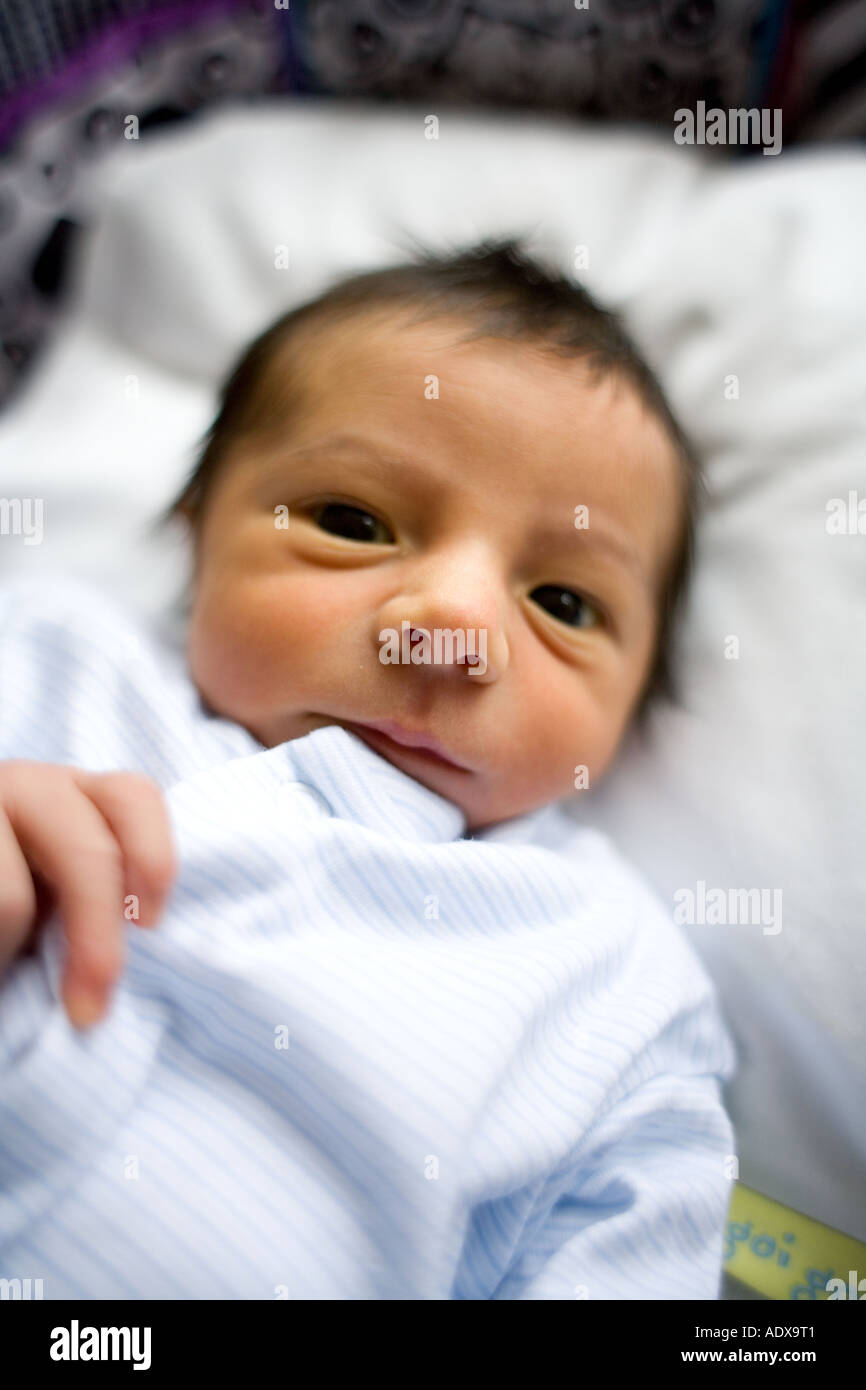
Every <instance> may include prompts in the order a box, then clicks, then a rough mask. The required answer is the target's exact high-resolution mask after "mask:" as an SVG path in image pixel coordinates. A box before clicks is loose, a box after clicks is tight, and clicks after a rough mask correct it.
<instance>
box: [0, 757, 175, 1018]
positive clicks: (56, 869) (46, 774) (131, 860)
mask: <svg viewBox="0 0 866 1390" xmlns="http://www.w3.org/2000/svg"><path fill="white" fill-rule="evenodd" d="M175 874H176V862H175V853H174V846H173V842H172V835H171V829H170V824H169V818H168V814H167V810H166V807H165V803H164V801H163V796H162V792H161V791H160V789H159V787H158V786H157V785H156V783H155V782H152V781H151V779H150V778H149V777H145V776H142V775H141V774H139V773H126V772H109V773H90V772H82V771H80V770H79V769H77V768H73V767H62V766H58V765H56V764H53V763H39V762H24V761H10V762H0V971H2V970H5V969H6V967H7V966H8V964H9V962H10V961H11V960H12V959H13V958H14V957H15V956H16V955H17V954H19V953H20V952H21V951H22V950H23V949H24V947H25V945H26V943H27V940H28V937H29V935H30V934H31V932H32V930H33V928H34V927H35V926H37V925H38V923H39V922H40V920H41V918H42V916H44V910H43V909H44V904H45V900H46V895H47V898H48V901H51V902H53V900H54V899H55V898H56V900H57V906H58V907H59V910H60V915H61V921H62V925H63V930H64V933H65V936H66V945H67V950H66V960H65V964H64V971H63V985H62V995H63V1001H64V1003H65V1005H66V1010H67V1013H68V1015H69V1018H70V1020H71V1022H72V1023H73V1024H75V1025H76V1026H77V1027H82V1028H86V1027H88V1026H89V1025H90V1024H92V1023H95V1022H96V1021H97V1019H99V1018H100V1017H101V1015H102V1014H103V1012H104V1010H105V1007H106V1004H107V1002H108V995H109V991H110V989H111V987H112V985H113V984H114V983H115V981H116V980H117V977H118V976H119V975H120V972H121V970H122V968H123V961H124V928H125V921H126V920H133V921H135V922H137V923H138V925H139V926H153V925H155V924H156V922H157V921H158V920H159V917H160V915H161V913H162V909H163V907H164V905H165V901H166V898H167V896H168V893H169V891H170V889H171V886H172V883H173V880H174V877H175ZM125 904H127V905H128V911H127V914H126V916H125V914H124V905H125Z"/></svg>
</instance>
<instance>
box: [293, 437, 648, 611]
mask: <svg viewBox="0 0 866 1390" xmlns="http://www.w3.org/2000/svg"><path fill="white" fill-rule="evenodd" d="M335 452H336V453H341V454H345V455H346V456H347V457H349V456H354V457H356V458H358V457H363V458H364V459H366V460H368V461H369V462H370V463H372V464H373V465H374V466H376V467H378V468H379V470H380V471H381V472H383V473H386V474H388V473H391V472H394V473H396V474H397V475H398V476H403V477H405V475H406V474H407V473H409V472H411V473H417V475H418V476H419V477H421V478H423V477H425V476H426V474H427V472H428V471H429V470H426V469H425V468H424V464H423V460H422V461H419V460H418V459H417V458H412V457H411V456H409V455H405V456H400V455H397V454H394V453H393V452H392V451H391V450H390V449H389V448H386V447H385V446H380V445H378V444H377V443H376V442H375V441H374V440H367V439H364V438H363V436H361V435H355V434H333V435H327V436H326V437H325V438H323V439H317V440H315V441H312V442H310V443H309V444H304V445H301V446H300V447H299V448H297V449H292V450H290V451H289V452H288V453H285V454H281V457H282V459H284V460H286V461H287V460H289V459H295V460H301V459H311V460H312V459H315V458H321V457H323V456H325V455H328V454H332V453H335ZM593 511H595V513H596V519H595V520H594V521H593V516H592V513H593ZM533 538H534V540H535V541H536V542H537V544H538V545H539V547H540V549H541V550H542V551H543V552H544V553H546V554H550V555H551V556H553V555H556V556H557V558H558V557H559V556H561V557H562V558H563V559H567V558H569V557H572V558H573V557H574V556H575V555H576V554H577V553H578V552H579V551H581V550H599V551H604V552H606V553H607V554H608V555H610V556H611V557H612V558H613V559H614V560H616V561H618V562H619V564H620V565H621V566H623V567H625V568H626V569H629V570H630V571H631V572H632V573H633V575H634V577H635V578H636V579H637V581H638V582H639V584H640V585H641V587H642V588H643V589H645V590H646V591H647V593H649V594H652V591H653V585H652V583H651V581H650V578H649V576H648V575H647V573H646V570H645V568H644V565H643V562H642V560H641V558H640V556H639V555H638V552H637V550H636V549H635V547H634V545H633V544H632V542H631V541H629V540H628V539H627V537H625V536H624V535H621V534H620V532H619V531H618V530H614V529H613V528H611V527H608V526H606V525H605V524H603V523H602V524H601V525H599V522H598V514H597V509H594V508H593V509H590V517H589V524H588V525H587V526H586V527H584V528H577V527H575V525H574V521H573V516H572V514H568V515H567V516H566V518H565V520H564V521H562V522H550V521H547V522H542V523H541V524H540V525H539V526H538V527H537V528H534V529H533Z"/></svg>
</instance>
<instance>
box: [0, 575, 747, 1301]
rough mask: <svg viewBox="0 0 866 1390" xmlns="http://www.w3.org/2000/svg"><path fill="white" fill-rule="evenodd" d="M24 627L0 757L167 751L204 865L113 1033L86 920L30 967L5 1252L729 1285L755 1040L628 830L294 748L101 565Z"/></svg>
mask: <svg viewBox="0 0 866 1390" xmlns="http://www.w3.org/2000/svg"><path fill="white" fill-rule="evenodd" d="M0 633H2V634H3V637H2V642H0V730H2V735H0V757H10V756H15V757H26V758H37V759H38V758H42V759H45V760H48V761H60V762H66V763H73V764H76V765H78V766H83V767H87V768H90V769H93V770H100V769H101V770H107V769H110V768H118V767H123V768H128V769H139V770H142V771H146V772H149V773H150V774H151V775H153V776H155V777H156V778H157V779H158V780H159V782H160V783H161V784H162V785H163V787H164V788H165V789H166V799H167V803H168V806H169V809H170V813H171V817H172V823H173V828H174V833H175V836H176V839H177V843H178V848H179V854H180V862H181V871H180V874H179V878H178V881H177V884H176V887H175V891H174V893H173V896H172V899H171V903H170V904H169V908H168V911H167V913H166V915H165V917H164V918H163V921H162V923H161V925H160V926H159V927H157V928H156V930H149V931H146V932H145V931H141V930H138V929H135V928H130V933H129V939H128V956H129V959H128V963H127V969H126V971H125V974H124V977H123V981H122V983H121V985H120V987H119V988H118V990H117V992H116V995H115V999H114V1004H113V1008H112V1010H111V1013H110V1015H109V1016H108V1018H107V1019H106V1020H105V1021H104V1022H103V1023H101V1024H100V1025H98V1026H97V1027H95V1028H94V1029H93V1030H92V1031H91V1032H89V1033H87V1034H84V1035H80V1034H76V1033H74V1032H73V1030H72V1029H71V1028H70V1027H69V1025H68V1023H67V1022H66V1019H65V1015H64V1013H63V1012H62V1010H61V1008H60V1006H59V1005H58V1003H57V993H56V992H57V980H58V971H59V965H60V954H59V948H60V940H59V934H58V930H57V924H56V922H54V923H53V925H52V926H50V927H49V929H48V930H47V931H46V932H45V933H44V934H43V937H42V939H41V948H40V952H39V954H37V955H35V956H33V957H30V958H27V959H24V960H21V961H19V962H18V963H17V964H16V966H15V967H14V968H13V969H12V971H11V972H10V973H9V974H8V975H7V976H6V979H5V983H4V985H3V987H2V989H0V1277H2V1278H6V1279H14V1278H20V1279H28V1278H29V1279H31V1280H32V1279H41V1280H42V1289H43V1295H44V1297H45V1298H76V1297H80V1298H102V1299H108V1298H177V1299H184V1298H190V1299H194V1298H248V1299H269V1298H330V1299H356V1298H365V1299H556V1300H559V1299H562V1300H566V1299H568V1300H572V1299H598V1298H617V1299H638V1298H652V1299H686V1298H699V1299H712V1298H715V1297H717V1296H718V1291H719V1285H720V1281H721V1256H722V1237H723V1226H724V1219H725V1214H726V1209H727V1204H728V1200H729V1195H730V1182H729V1179H728V1176H727V1174H728V1172H729V1170H730V1164H729V1158H730V1156H731V1154H732V1148H733V1135H732V1132H731V1127H730V1123H729V1121H728V1119H727V1117H726V1115H725V1112H724V1110H723V1108H722V1104H721V1101H720V1082H721V1081H722V1080H723V1079H725V1078H727V1077H729V1076H730V1075H731V1073H732V1070H733V1065H734V1055H733V1048H732V1044H731V1042H730V1039H729V1038H728V1035H727V1033H726V1031H725V1029H724V1027H723V1025H722V1023H721V1020H720V1017H719V1014H718V1012H717V1008H716V1001H715V995H714V992H713V989H712V986H711V985H710V983H709V981H708V979H707V977H706V974H705V973H704V971H703V968H702V967H701V966H700V964H699V962H698V960H697V957H696V956H695V955H694V953H693V951H692V949H691V946H690V945H689V943H688V942H687V941H686V940H685V938H684V936H683V935H682V934H681V933H680V931H679V929H678V928H676V927H675V926H674V924H673V922H672V920H671V918H670V916H669V914H666V913H665V912H664V911H663V910H662V908H661V907H660V905H659V904H658V903H657V901H656V900H655V899H654V898H653V897H652V896H651V894H650V893H649V890H648V889H647V888H646V887H645V885H644V884H643V882H642V880H641V879H639V878H638V877H637V876H636V875H635V874H634V872H633V871H632V870H631V869H630V868H629V867H628V866H627V865H626V863H625V862H624V860H622V859H621V857H620V856H619V855H618V854H617V852H616V851H615V849H614V848H613V846H612V845H611V844H610V842H609V841H608V840H607V839H606V837H604V836H603V835H600V834H599V833H598V832H596V831H594V830H592V829H589V828H578V827H576V826H575V824H574V823H573V822H572V821H570V819H569V818H568V817H567V816H566V815H565V814H564V813H563V812H562V810H561V809H559V808H557V807H555V806H552V807H547V808H544V809H543V810H542V811H540V812H536V813H533V814H532V815H529V816H526V817H520V818H517V819H515V820H512V821H510V822H505V823H503V824H502V825H501V826H499V827H493V828H492V829H490V830H488V831H485V832H482V833H481V834H479V835H478V836H476V837H471V836H470V837H468V838H467V837H466V834H465V830H466V823H465V820H464V817H463V814H462V812H461V811H460V810H459V808H458V807H456V806H455V805H453V804H452V803H451V802H449V801H448V800H446V799H445V798H444V797H442V796H440V795H439V794H438V793H436V792H433V791H431V790H430V789H429V788H427V787H425V786H424V785H422V784H421V783H419V782H417V781H415V779H414V778H412V777H410V776H409V775H408V774H406V773H405V772H403V771H401V770H400V769H398V768H396V767H394V766H393V765H392V764H391V763H390V762H388V761H387V760H386V759H384V758H381V757H380V756H379V755H378V754H376V753H375V752H373V751H372V750H371V749H370V748H369V747H367V745H366V744H365V743H364V742H363V741H362V740H361V739H359V738H357V737H356V736H355V735H353V734H350V733H348V732H347V731H345V730H344V729H342V728H340V727H338V726H327V727H324V728H321V729H317V730H315V731H314V732H313V733H311V734H308V735H307V736H306V737H303V738H299V739H296V740H294V741H291V742H288V743H285V744H281V745H279V746H277V747H275V748H271V749H264V748H262V746H261V745H260V744H258V743H257V741H256V740H255V739H254V738H253V737H252V735H250V734H249V733H248V732H247V731H246V730H244V729H242V728H240V727H239V726H237V725H235V724H233V723H231V722H229V721H225V720H221V719H216V718H213V717H209V716H208V715H207V714H206V713H205V712H204V711H203V709H202V708H201V706H200V703H199V701H198V699H197V694H196V691H195V688H194V687H193V686H192V684H191V683H190V681H189V680H188V678H187V677H186V676H185V674H184V671H183V668H182V663H181V662H180V661H179V660H175V659H174V658H171V659H167V656H168V654H167V653H166V652H164V651H162V650H161V649H160V647H159V646H157V645H156V644H155V643H154V642H153V641H152V639H151V637H150V635H149V634H147V633H146V632H144V631H142V630H140V629H138V628H136V627H134V626H133V625H131V624H130V623H129V622H128V621H127V620H126V619H125V617H124V615H123V614H122V613H121V612H120V611H119V610H118V609H116V608H115V607H114V605H113V604H111V603H109V602H108V601H107V600H103V599H101V598H99V597H98V596H97V595H96V594H95V593H93V592H92V591H90V590H89V589H88V588H87V587H86V586H82V585H75V584H70V585H60V584H58V583H57V582H55V583H51V582H48V583H47V584H45V583H43V584H40V585H34V586H33V587H32V588H31V587H29V586H27V585H24V586H22V585H20V584H19V585H18V586H14V585H13V586H10V587H9V588H7V589H6V591H5V592H4V593H3V595H2V597H0Z"/></svg>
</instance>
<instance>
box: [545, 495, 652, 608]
mask: <svg viewBox="0 0 866 1390" xmlns="http://www.w3.org/2000/svg"><path fill="white" fill-rule="evenodd" d="M589 510H590V516H589V524H588V525H587V526H585V527H575V525H574V521H573V520H572V519H571V518H570V517H569V518H567V519H566V520H565V521H564V522H561V523H559V524H551V523H550V522H547V523H545V524H543V525H541V526H540V527H539V528H538V530H537V532H536V533H535V539H536V540H537V541H538V543H539V545H540V546H542V547H543V548H544V550H545V551H547V552H548V553H550V554H556V555H557V556H558V555H563V556H566V555H574V554H575V552H576V551H580V550H602V551H605V552H606V553H607V554H608V555H610V556H612V557H613V559H615V560H617V561H619V563H620V564H621V565H624V566H625V567H626V568H627V569H630V570H631V571H632V572H633V573H634V575H635V577H636V578H637V579H638V580H639V581H640V583H641V584H642V585H643V587H644V588H645V589H648V590H651V589H652V585H651V583H650V580H649V576H648V575H647V573H646V570H645V568H644V564H643V561H642V560H641V557H640V555H639V554H638V552H637V550H636V549H635V547H634V545H633V544H632V542H631V541H629V540H628V538H627V537H626V536H624V535H622V534H621V533H620V532H619V531H617V530H614V529H612V528H608V527H607V526H605V525H603V524H602V525H601V526H599V524H598V521H597V520H596V521H595V522H593V519H592V511H593V509H589Z"/></svg>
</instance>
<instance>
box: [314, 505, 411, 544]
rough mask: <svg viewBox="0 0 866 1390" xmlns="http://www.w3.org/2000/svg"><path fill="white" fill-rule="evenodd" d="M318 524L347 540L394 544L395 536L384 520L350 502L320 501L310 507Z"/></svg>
mask: <svg viewBox="0 0 866 1390" xmlns="http://www.w3.org/2000/svg"><path fill="white" fill-rule="evenodd" d="M310 515H311V516H312V518H313V520H314V521H315V523H316V525H317V526H321V528H322V530H323V531H329V532H330V533H331V535H333V536H342V537H343V539H344V540H347V541H372V542H373V544H374V545H393V543H394V537H393V536H392V535H391V532H390V531H389V530H388V527H387V526H386V525H385V523H384V521H380V520H379V518H378V517H376V516H373V515H372V513H370V512H365V511H363V510H362V508H361V507H352V506H350V505H349V503H348V502H319V503H317V504H316V505H315V506H314V507H311V508H310Z"/></svg>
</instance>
